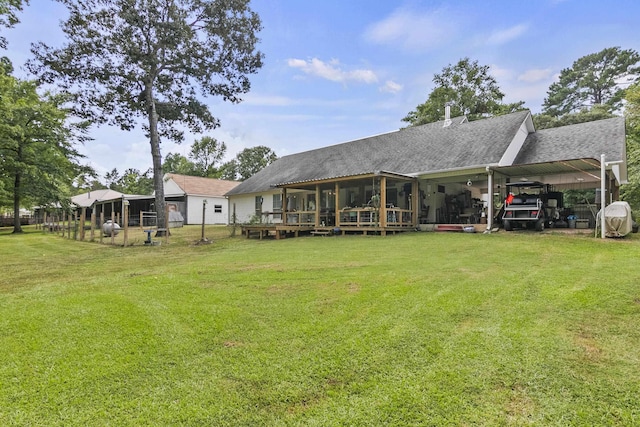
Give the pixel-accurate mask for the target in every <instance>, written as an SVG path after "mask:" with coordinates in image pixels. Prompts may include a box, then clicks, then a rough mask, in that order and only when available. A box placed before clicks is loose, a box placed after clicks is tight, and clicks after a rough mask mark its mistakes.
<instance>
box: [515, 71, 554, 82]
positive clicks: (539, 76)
mask: <svg viewBox="0 0 640 427" xmlns="http://www.w3.org/2000/svg"><path fill="white" fill-rule="evenodd" d="M552 78H553V71H552V70H551V68H532V69H531V70H527V71H525V72H524V73H522V74H521V75H519V76H518V81H521V82H525V83H536V82H539V81H543V80H551V79H552Z"/></svg>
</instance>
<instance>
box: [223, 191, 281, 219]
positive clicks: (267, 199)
mask: <svg viewBox="0 0 640 427" xmlns="http://www.w3.org/2000/svg"><path fill="white" fill-rule="evenodd" d="M274 194H280V190H275V191H268V192H264V193H252V194H240V195H237V196H230V197H229V221H230V220H231V216H232V215H233V206H234V204H235V208H236V222H237V223H246V222H249V221H250V220H251V218H252V217H253V216H254V215H255V213H256V197H257V196H260V197H262V211H263V212H273V195H274ZM269 221H272V222H281V220H273V219H272V218H271V217H269Z"/></svg>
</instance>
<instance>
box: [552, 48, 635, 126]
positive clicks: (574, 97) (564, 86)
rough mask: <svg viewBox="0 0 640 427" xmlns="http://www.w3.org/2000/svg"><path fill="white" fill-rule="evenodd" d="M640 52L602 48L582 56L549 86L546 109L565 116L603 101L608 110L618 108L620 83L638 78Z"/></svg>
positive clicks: (621, 90)
mask: <svg viewBox="0 0 640 427" xmlns="http://www.w3.org/2000/svg"><path fill="white" fill-rule="evenodd" d="M639 63H640V55H638V53H637V52H636V51H634V50H632V49H627V50H621V49H620V48H619V47H610V48H607V49H603V50H602V51H600V52H598V53H592V54H590V55H587V56H583V57H582V58H579V59H578V60H577V61H575V62H574V63H573V65H572V67H571V68H565V69H564V70H562V71H561V72H560V78H559V80H558V81H557V82H555V83H553V84H551V86H549V90H548V91H547V97H546V98H545V100H544V104H543V113H544V114H547V115H550V116H563V115H565V114H569V113H575V112H578V111H581V110H583V109H584V108H587V109H588V108H591V107H593V106H596V105H604V106H606V107H607V109H608V110H609V112H616V111H619V110H620V108H621V106H622V99H623V97H624V88H623V87H622V85H621V83H630V82H633V81H635V80H636V79H637V78H638V73H639V72H640V67H639V66H638V64H639Z"/></svg>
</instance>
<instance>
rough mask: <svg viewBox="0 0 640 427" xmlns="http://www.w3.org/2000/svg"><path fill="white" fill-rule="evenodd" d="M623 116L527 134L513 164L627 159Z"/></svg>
mask: <svg viewBox="0 0 640 427" xmlns="http://www.w3.org/2000/svg"><path fill="white" fill-rule="evenodd" d="M624 141H625V126H624V118H623V117H615V118H612V119H606V120H597V121H594V122H587V123H580V124H576V125H569V126H562V127H559V128H551V129H543V130H539V131H537V132H535V133H532V134H530V135H529V136H528V137H527V139H526V141H525V143H524V145H523V146H522V149H521V150H520V153H519V154H518V156H517V157H516V160H515V162H514V164H516V165H525V164H534V163H548V162H557V161H561V160H576V159H596V160H598V161H600V155H601V154H605V155H606V156H607V161H618V160H626V157H625V145H624ZM620 142H622V143H620Z"/></svg>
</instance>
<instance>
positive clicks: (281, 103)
mask: <svg viewBox="0 0 640 427" xmlns="http://www.w3.org/2000/svg"><path fill="white" fill-rule="evenodd" d="M243 103H244V104H245V105H253V106H265V107H288V106H292V105H297V104H299V101H297V100H295V99H291V98H288V97H286V96H277V95H274V96H271V95H255V94H252V93H248V94H247V95H246V96H245V97H244V100H243Z"/></svg>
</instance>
